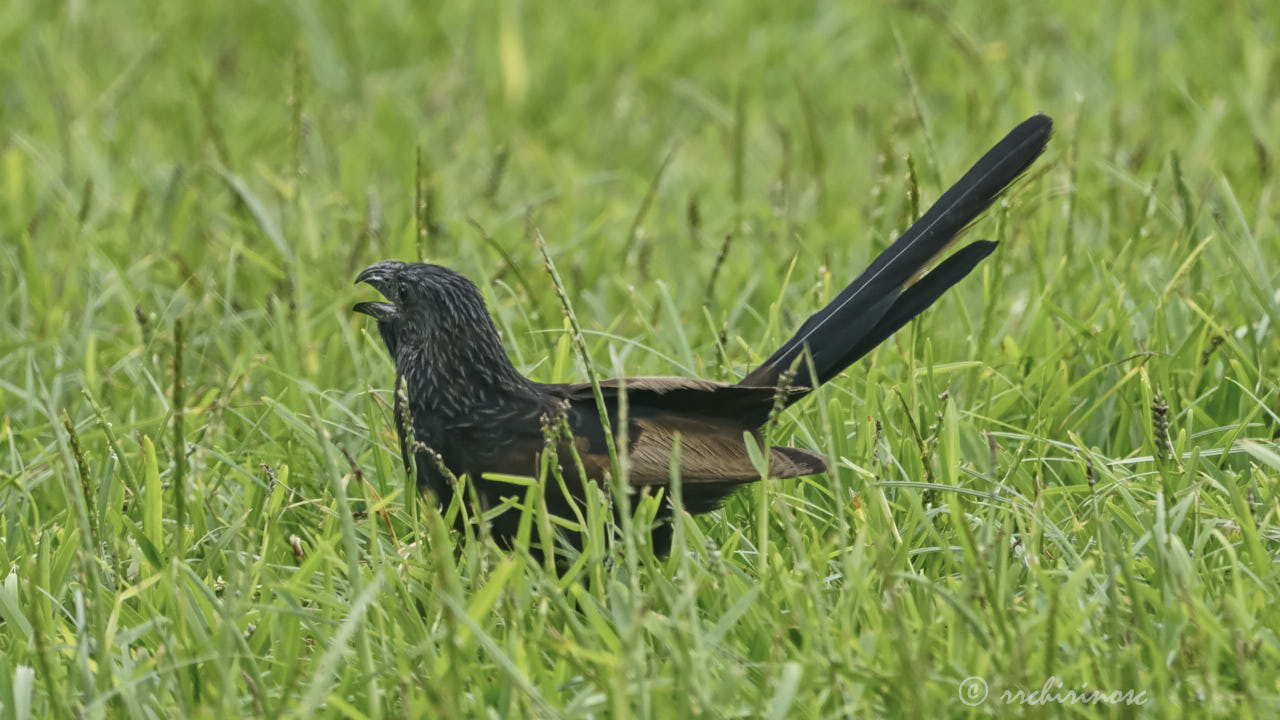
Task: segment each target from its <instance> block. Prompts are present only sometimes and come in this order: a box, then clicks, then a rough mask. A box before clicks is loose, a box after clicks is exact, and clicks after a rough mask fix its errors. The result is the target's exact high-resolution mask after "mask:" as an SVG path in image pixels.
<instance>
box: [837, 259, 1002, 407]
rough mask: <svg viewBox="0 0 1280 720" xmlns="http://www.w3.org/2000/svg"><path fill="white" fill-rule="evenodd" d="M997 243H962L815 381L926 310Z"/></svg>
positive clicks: (851, 361)
mask: <svg viewBox="0 0 1280 720" xmlns="http://www.w3.org/2000/svg"><path fill="white" fill-rule="evenodd" d="M996 245H997V243H993V242H988V241H986V240H979V241H978V242H975V243H970V244H968V245H965V246H964V247H963V248H961V249H960V250H959V251H957V252H956V253H955V254H954V255H952V256H951V257H949V258H947V259H946V260H943V261H942V263H941V264H939V265H938V267H936V268H934V269H932V270H930V271H929V273H928V274H927V275H925V276H924V277H922V278H921V279H920V280H919V281H917V282H916V283H915V284H914V285H912V286H911V287H909V288H907V289H906V290H904V291H903V292H902V294H901V295H898V296H897V300H895V301H894V303H893V305H892V307H890V308H889V311H888V312H886V313H885V314H884V317H882V318H880V322H878V323H876V326H875V327H874V328H872V329H871V331H870V332H868V333H867V334H866V335H864V336H863V337H862V339H861V340H860V341H858V343H857V344H856V345H854V346H853V347H851V348H849V351H848V352H847V353H846V354H845V355H844V356H843V357H841V358H840V359H838V360H836V361H835V362H833V363H831V364H829V365H828V366H827V372H826V374H819V375H818V382H819V383H824V382H827V381H828V380H830V379H831V378H833V377H835V376H836V375H839V374H840V373H841V372H842V371H843V370H844V369H845V368H847V367H849V366H850V365H852V364H854V363H855V362H857V361H858V360H860V359H861V358H862V356H863V355H866V354H867V353H869V352H871V351H872V350H875V349H876V346H877V345H879V344H880V343H882V342H884V341H885V340H887V339H888V338H889V336H890V335H892V334H894V333H895V332H897V331H898V330H900V329H902V326H903V325H906V324H907V323H909V322H911V320H912V319H913V318H915V316H917V315H919V314H920V313H922V312H924V311H925V310H928V309H929V306H930V305H932V304H933V303H934V302H935V301H936V300H937V299H938V298H940V297H942V294H943V293H945V292H946V291H948V290H950V289H951V287H952V286H953V285H955V284H956V283H958V282H960V281H961V280H962V279H963V278H964V276H966V275H968V274H969V273H970V272H971V271H972V270H973V268H974V267H976V266H977V265H978V263H979V262H982V259H983V258H985V257H986V256H988V255H990V254H991V252H992V251H993V250H995V249H996Z"/></svg>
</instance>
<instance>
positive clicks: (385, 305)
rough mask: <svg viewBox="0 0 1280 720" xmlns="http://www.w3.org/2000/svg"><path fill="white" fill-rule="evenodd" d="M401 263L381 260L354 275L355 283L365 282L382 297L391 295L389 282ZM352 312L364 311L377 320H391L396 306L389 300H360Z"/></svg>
mask: <svg viewBox="0 0 1280 720" xmlns="http://www.w3.org/2000/svg"><path fill="white" fill-rule="evenodd" d="M402 264H403V263H400V262H397V261H395V260H383V261H382V262H380V263H374V264H373V265H370V266H369V267H367V268H365V269H363V270H361V271H360V274H359V275H357V276H356V284H357V285H359V284H360V283H367V284H368V285H370V286H372V287H373V289H374V290H377V291H378V292H380V293H382V294H383V296H384V297H388V298H389V297H391V293H390V289H391V282H392V279H393V278H394V276H395V273H396V271H397V270H398V269H399V267H400V265H402ZM351 310H352V311H353V312H358V313H364V314H365V315H368V316H369V317H372V318H374V319H375V320H378V321H386V320H392V319H394V318H395V317H396V306H395V304H394V303H389V302H362V303H356V305H355V307H353V308H351Z"/></svg>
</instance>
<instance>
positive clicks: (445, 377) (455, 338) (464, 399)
mask: <svg viewBox="0 0 1280 720" xmlns="http://www.w3.org/2000/svg"><path fill="white" fill-rule="evenodd" d="M486 320H487V318H486ZM396 365H397V368H398V369H399V370H400V372H401V373H402V374H404V376H405V379H406V381H407V384H408V387H409V389H410V392H411V393H413V394H414V395H417V394H418V393H421V397H418V398H414V399H416V400H418V401H420V402H421V404H422V405H423V409H424V410H428V411H429V412H432V413H436V414H438V415H439V416H440V417H441V418H442V419H447V418H451V417H458V416H466V415H470V414H473V413H474V412H475V411H476V410H477V409H482V408H485V407H493V406H495V405H497V404H500V403H501V404H504V405H510V404H511V403H512V402H522V401H528V402H536V400H537V398H538V392H537V389H536V385H534V383H533V382H531V381H530V380H529V379H528V378H526V377H525V376H524V375H522V374H520V371H519V370H517V369H516V368H515V366H514V365H512V364H511V360H510V358H508V357H507V351H506V348H504V347H503V345H502V339H501V338H500V337H499V336H498V331H497V329H496V328H495V327H493V325H492V323H491V322H488V323H484V324H483V326H481V327H474V326H473V327H468V328H465V329H462V328H459V329H457V330H456V331H450V330H449V329H448V328H439V329H433V331H430V332H427V333H425V334H424V336H422V337H421V338H419V339H418V341H417V342H409V343H406V344H405V345H404V346H403V347H401V349H400V352H399V353H398V357H397V359H396ZM415 404H416V403H415Z"/></svg>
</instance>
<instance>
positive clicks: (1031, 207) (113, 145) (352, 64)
mask: <svg viewBox="0 0 1280 720" xmlns="http://www.w3.org/2000/svg"><path fill="white" fill-rule="evenodd" d="M1278 34H1280V6H1278V5H1276V4H1275V3H1269V2H1252V3H1250V2H1228V3H1222V4H1213V3H1191V2H1185V3H1166V2H1152V1H1148V0H1133V1H1131V2H1113V3H1075V4H1070V3H1068V4H1062V3H1057V4H1050V3H986V2H962V3H941V2H930V1H928V0H907V1H905V2H874V3H812V2H797V3H750V2H743V3H727V4H703V5H700V6H698V7H690V6H688V5H687V4H685V3H668V2H649V3H625V4H623V3H619V4H612V5H611V4H607V3H582V4H549V3H530V2H525V3H520V2H472V3H463V2H448V3H410V2H385V3H364V4H347V3H329V2H224V3H201V2H190V3H186V2H182V3H165V2H128V1H126V0H114V1H112V2H87V1H84V0H71V1H68V2H40V1H39V0H7V2H5V3H3V4H2V5H0V48H2V49H0V298H2V299H3V309H2V310H0V413H2V418H0V570H3V571H4V572H6V573H7V574H8V575H7V578H6V579H5V581H4V583H3V587H0V649H3V652H2V653H0V716H3V717H19V718H25V717H48V716H63V717H66V716H76V717H103V716H154V715H167V716H175V715H176V716H227V715H267V716H273V717H274V716H277V715H279V714H286V715H291V714H297V715H310V714H313V713H315V712H324V713H325V714H328V715H345V716H351V717H383V716H391V717H398V716H405V717H422V716H433V717H482V716H498V715H503V714H504V713H512V714H515V715H516V716H522V715H533V714H536V715H546V716H572V717H586V716H591V717H605V716H607V717H631V716H634V717H645V718H647V717H691V716H700V715H705V716H712V717H717V716H724V717H764V716H769V717H848V716H883V715H898V714H901V713H907V712H911V713H925V712H927V713H929V714H930V715H945V716H953V715H959V716H967V715H986V714H991V713H997V714H999V713H1004V712H1009V711H1011V710H1012V711H1014V712H1016V711H1017V709H1015V708H1011V707H1010V706H1009V704H1008V703H1007V702H1002V701H1001V699H1000V696H1001V694H1002V693H1003V692H1005V691H1016V690H1018V689H1020V688H1021V689H1025V690H1027V691H1030V690H1034V689H1039V688H1040V687H1042V685H1043V684H1044V683H1045V682H1046V681H1047V680H1048V679H1049V678H1059V679H1061V680H1062V682H1063V683H1064V688H1063V692H1065V691H1066V690H1069V689H1076V690H1079V689H1080V688H1082V687H1087V688H1089V689H1093V688H1102V689H1107V690H1111V689H1118V690H1121V691H1124V690H1128V689H1132V690H1134V691H1145V692H1146V693H1147V695H1146V697H1147V699H1148V702H1147V704H1146V705H1143V706H1141V707H1135V706H1101V707H1100V706H1096V705H1095V706H1090V707H1084V706H1082V705H1070V704H1061V703H1049V704H1047V705H1042V706H1041V707H1040V708H1039V710H1038V712H1043V713H1044V714H1046V715H1057V714H1062V715H1072V714H1082V713H1085V712H1102V713H1111V714H1115V715H1118V716H1119V715H1127V714H1128V713H1132V712H1147V713H1152V714H1159V715H1161V716H1165V715H1170V714H1178V713H1187V714H1196V715H1200V714H1208V715H1223V716H1231V717H1235V716H1238V715H1243V716H1246V717H1247V716H1269V715H1272V714H1273V713H1274V712H1276V710H1277V706H1278V705H1280V699H1278V698H1280V686H1278V685H1277V680H1276V677H1277V670H1280V639H1277V637H1276V629H1277V626H1278V625H1280V618H1278V617H1277V613H1276V610H1275V607H1276V604H1275V602H1274V601H1275V597H1276V595H1277V594H1278V593H1280V578H1278V577H1277V573H1276V570H1275V560H1274V558H1275V556H1276V553H1277V550H1278V549H1280V544H1278V543H1280V530H1278V529H1277V527H1276V520H1277V516H1276V514H1277V509H1280V506H1278V505H1277V497H1276V482H1277V479H1280V449H1278V448H1277V445H1276V442H1275V439H1276V437H1277V434H1278V433H1280V394H1278V393H1277V380H1276V377H1277V376H1276V367H1277V358H1278V357H1280V352H1278V351H1280V342H1277V340H1276V334H1275V332H1274V327H1275V325H1276V323H1277V321H1280V277H1278V275H1280V265H1278V264H1277V262H1276V257H1277V254H1278V253H1280V237H1278V235H1277V226H1276V218H1277V210H1278V209H1280V205H1278V203H1277V198H1276V191H1277V189H1278V188H1277V182H1276V174H1275V164H1276V162H1277V157H1276V153H1277V151H1280V80H1277V77H1280V52H1278V51H1277V47H1280V45H1278V43H1277V40H1278V39H1280V38H1277V35H1278ZM1036 111H1043V112H1046V113H1048V114H1050V115H1052V116H1053V117H1054V118H1055V119H1056V121H1057V127H1058V131H1057V135H1056V136H1055V138H1054V140H1053V141H1052V143H1051V145H1050V149H1049V151H1048V153H1047V154H1046V156H1045V157H1044V158H1043V159H1042V160H1041V161H1040V162H1039V164H1038V165H1037V166H1036V167H1035V168H1034V169H1033V170H1032V172H1031V173H1030V175H1029V178H1028V180H1026V181H1024V182H1023V183H1022V184H1021V185H1020V186H1018V187H1017V188H1016V189H1015V192H1013V193H1011V194H1010V195H1009V196H1008V200H1007V201H1005V202H1002V203H1000V204H998V205H997V207H995V208H993V209H992V211H991V212H989V213H988V217H987V218H986V219H984V220H983V221H981V222H980V223H978V225H977V227H976V228H975V229H974V230H973V231H972V232H971V234H970V236H971V237H985V238H992V239H1000V240H1002V241H1004V242H1003V244H1002V246H1001V249H1000V250H999V251H998V252H997V253H996V254H995V255H994V256H993V257H992V258H990V259H989V260H988V261H987V262H986V263H984V265H983V267H982V268H981V269H980V271H979V272H978V273H975V275H974V277H973V278H971V279H970V280H968V281H966V282H965V283H963V284H962V285H961V286H959V287H958V288H956V290H955V291H953V292H952V293H950V294H949V295H948V297H947V298H945V299H944V300H943V301H942V302H940V303H939V304H938V305H937V306H936V307H935V308H934V309H933V310H932V311H930V312H929V313H927V314H926V315H925V316H924V317H923V318H922V319H921V320H919V321H917V322H915V323H914V324H913V326H912V327H911V328H909V329H906V330H904V331H903V332H902V333H900V334H899V336H898V337H897V338H896V339H894V340H892V341H890V342H889V343H886V345H885V346H884V347H883V348H882V349H881V350H879V351H877V353H875V354H874V355H873V356H872V357H870V358H868V359H867V360H864V361H863V362H862V363H861V364H859V365H858V366H855V367H854V368H851V369H850V371H849V372H848V373H846V375H845V376H844V377H842V378H840V379H838V380H837V381H835V382H833V383H832V384H831V386H830V387H828V388H826V389H824V390H823V391H822V392H820V393H818V395H817V398H816V400H813V401H809V402H807V403H805V404H802V405H800V406H798V407H797V408H796V409H795V410H793V411H791V412H789V413H788V414H787V416H786V417H785V418H784V419H783V420H782V421H781V422H780V423H779V426H778V427H777V428H776V431H775V437H774V438H773V439H774V441H775V442H781V443H795V444H798V445H802V446H805V447H812V448H816V449H819V450H822V451H824V452H827V453H829V454H831V455H832V456H833V459H835V460H836V463H835V465H836V467H837V469H836V471H835V472H833V473H832V474H831V475H830V476H820V477H816V478H809V479H805V480H801V481H793V482H774V483H760V484H758V485H757V486H755V487H753V488H752V489H750V490H748V491H746V492H743V493H741V494H740V495H739V496H737V498H735V499H734V500H733V501H732V502H730V504H729V505H728V506H727V507H726V508H725V509H724V510H723V511H721V512H720V513H718V514H716V515H714V516H711V517H707V518H700V519H699V520H698V521H697V522H696V523H695V522H694V521H692V520H690V521H688V523H687V524H686V525H687V527H682V529H681V542H680V544H679V545H678V549H677V552H676V553H674V554H673V556H672V557H671V558H670V559H666V560H658V559H654V558H653V557H652V556H643V557H639V558H637V557H635V556H634V555H633V556H631V557H628V558H621V559H620V558H617V557H614V558H613V559H612V560H610V561H609V562H603V561H601V562H592V563H589V564H587V565H584V567H583V568H582V569H580V572H579V573H578V576H577V577H573V578H568V579H560V578H556V577H555V576H553V575H551V574H549V573H546V572H545V571H543V570H542V569H541V568H539V567H538V566H537V564H536V563H534V562H530V561H528V559H527V558H526V557H524V556H522V555H520V554H519V553H517V554H515V555H508V554H503V553H500V552H497V551H495V550H494V549H493V548H491V547H488V546H486V545H484V544H483V543H478V542H477V543H464V546H465V549H464V550H462V551H460V552H458V553H453V552H451V551H450V548H451V547H452V542H451V541H448V540H447V539H446V538H443V537H441V536H439V533H437V536H436V538H435V539H436V542H431V541H427V540H424V539H423V538H424V537H426V536H427V535H429V534H430V530H431V528H432V527H434V526H433V525H432V524H431V517H432V515H431V513H430V510H429V509H428V508H425V507H421V506H417V505H415V504H414V503H413V502H412V496H411V494H407V493H406V489H407V487H406V484H405V481H404V479H403V477H402V475H403V473H402V472H401V471H399V469H398V460H397V450H396V442H395V437H394V432H393V429H392V424H391V421H390V417H389V409H388V405H389V398H390V394H389V388H390V386H391V384H392V382H393V377H394V374H393V373H394V371H393V368H392V366H391V363H390V360H389V359H388V358H387V357H386V353H385V351H384V350H383V348H382V347H381V344H380V342H379V341H378V340H377V337H376V333H373V334H371V330H372V328H370V327H369V324H368V322H367V321H366V320H365V319H363V318H360V317H357V316H352V314H351V313H350V306H351V304H352V303H353V302H356V301H358V300H367V299H371V298H370V292H369V291H368V290H367V288H353V287H352V285H351V281H352V279H353V278H354V275H355V273H356V272H357V271H358V270H359V269H360V268H362V267H364V266H365V265H367V264H369V263H371V262H374V261H376V260H380V259H383V258H387V257H395V258H400V259H419V258H425V259H428V260H430V261H433V262H439V263H441V264H445V265H448V266H450V267H453V268H455V269H457V270H459V271H460V272H462V273H464V274H466V275H468V276H469V277H471V278H472V279H474V280H476V281H477V282H478V283H479V284H480V286H481V287H482V289H483V290H484V292H485V294H486V296H487V299H488V302H489V305H490V308H491V310H492V311H493V312H494V314H495V316H496V317H497V318H498V324H499V327H500V328H501V329H502V331H503V334H504V339H505V340H506V342H507V343H508V347H509V349H510V351H511V353H512V356H513V359H514V360H515V361H516V363H517V365H518V366H519V367H521V369H523V370H525V371H527V372H528V373H529V374H531V375H532V376H533V377H535V379H538V380H541V381H560V380H569V379H576V378H581V377H583V369H582V367H581V366H580V363H577V362H576V361H574V360H573V359H572V356H571V355H569V354H568V353H567V347H568V346H567V344H566V342H565V337H566V336H565V333H564V332H563V316H562V309H561V306H560V303H559V301H558V299H557V297H556V293H555V290H554V288H553V286H552V283H551V281H550V278H549V277H548V275H547V273H546V272H544V271H543V269H542V260H541V256H540V255H539V254H538V252H537V250H536V249H535V247H534V242H533V240H532V237H531V236H532V235H533V228H536V231H537V232H540V233H541V235H542V236H543V237H544V238H545V239H546V241H547V244H548V247H549V251H550V253H551V255H552V257H553V258H554V259H555V262H556V263H557V265H558V266H559V269H560V272H561V274H562V275H563V277H564V280H565V285H566V290H567V292H568V295H569V297H570V299H571V300H572V301H573V303H574V306H575V310H576V312H577V315H578V317H579V319H580V320H581V322H582V324H583V326H584V330H585V331H586V333H587V338H588V345H589V348H590V351H591V355H592V358H593V361H594V363H595V364H596V365H597V366H598V367H600V368H601V371H602V372H613V373H618V372H626V373H629V374H682V375H691V376H692V375H697V376H702V377H709V378H713V379H718V380H734V379H736V378H738V377H740V376H741V374H742V373H743V372H744V371H745V370H746V369H748V368H749V367H750V366H751V365H752V364H753V363H754V362H758V361H759V360H760V359H761V358H763V357H764V356H766V355H768V354H769V352H771V351H772V350H773V349H774V347H776V345H777V344H778V343H780V342H781V341H782V340H783V339H785V338H786V337H787V336H788V335H789V334H790V332H791V331H792V329H793V328H794V327H795V325H796V324H797V323H798V322H800V321H801V320H803V318H804V317H805V316H806V315H807V314H808V313H809V312H811V311H813V310H814V309H816V308H818V307H820V306H821V305H822V303H823V302H824V301H825V300H826V299H829V298H830V297H831V296H832V295H834V293H836V292H838V290H839V289H840V288H841V287H843V285H844V284H845V283H846V282H848V280H849V279H851V278H852V277H853V276H854V275H855V274H856V273H857V272H858V271H859V270H860V269H861V268H862V267H863V265H864V264H865V263H866V262H868V261H869V260H870V258H871V257H873V256H874V254H875V253H876V252H877V251H879V250H880V249H882V248H883V247H885V246H886V245H887V244H888V243H889V242H891V241H892V240H893V238H894V237H896V235H897V233H898V232H900V231H901V230H902V229H903V228H905V227H906V226H907V225H908V224H909V223H910V221H911V219H912V217H913V214H914V213H915V212H916V211H917V210H916V208H917V207H925V206H927V204H928V203H929V202H930V201H932V200H933V199H935V198H936V197H937V196H938V195H939V194H940V193H941V192H942V191H943V190H944V189H945V188H946V187H947V185H948V184H949V183H950V182H952V181H954V180H955V179H956V178H957V177H958V176H959V175H960V174H961V173H962V172H963V171H964V170H965V169H966V168H967V167H968V166H969V164H970V163H972V162H973V161H974V160H976V159H977V158H978V157H979V156H980V154H981V153H982V152H984V151H985V150H986V149H987V148H988V147H989V146H990V145H991V144H993V143H994V142H995V141H996V140H997V139H999V137H1001V136H1002V135H1003V133H1004V132H1005V131H1007V130H1008V129H1009V128H1011V127H1012V126H1013V125H1014V124H1015V123H1016V122H1018V121H1020V120H1022V119H1023V118H1025V117H1026V116H1028V115H1030V114H1031V113H1033V112H1036ZM916 193H918V195H919V199H918V201H917V200H916V199H915V195H916ZM178 324H180V325H181V327H182V333H181V342H180V343H179V342H175V340H176V339H177V333H176V332H175V326H176V325H178ZM179 346H180V348H179ZM178 356H181V358H182V361H181V372H180V374H179V375H177V376H175V372H174V368H175V362H174V361H175V358H176V357H178ZM175 377H180V378H181V380H182V382H181V383H176V382H175ZM175 399H176V400H178V402H177V403H175ZM175 409H177V410H180V411H181V412H175ZM64 413H65V419H64ZM179 438H180V439H179ZM600 552H602V553H603V552H605V551H604V550H601V551H600ZM608 552H609V553H610V554H611V555H612V554H613V553H616V552H617V549H616V548H614V549H613V550H609V551H608ZM624 560H625V561H624ZM970 676H977V677H982V678H983V679H984V682H985V683H986V684H987V685H988V686H989V689H990V697H988V698H986V699H985V700H982V701H980V702H978V703H977V704H975V705H970V704H967V703H965V702H962V700H964V699H966V698H965V697H964V696H963V695H962V694H958V689H959V688H960V684H961V681H962V680H963V679H965V678H966V677H970ZM968 699H970V700H972V699H973V698H968Z"/></svg>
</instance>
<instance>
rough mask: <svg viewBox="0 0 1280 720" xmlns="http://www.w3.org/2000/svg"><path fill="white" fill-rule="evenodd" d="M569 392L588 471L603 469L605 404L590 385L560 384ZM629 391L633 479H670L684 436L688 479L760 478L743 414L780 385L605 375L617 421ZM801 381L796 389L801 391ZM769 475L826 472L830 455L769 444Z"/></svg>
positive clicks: (768, 399)
mask: <svg viewBox="0 0 1280 720" xmlns="http://www.w3.org/2000/svg"><path fill="white" fill-rule="evenodd" d="M560 387H561V391H562V392H563V394H564V397H566V399H568V400H569V418H570V426H571V428H572V429H573V432H574V435H575V437H576V438H577V445H578V447H577V449H578V452H579V454H580V455H581V456H582V459H583V462H584V464H586V465H587V469H588V472H589V474H592V475H595V476H597V477H599V476H601V475H603V473H604V471H605V470H607V469H608V467H609V453H608V445H607V443H606V442H605V441H604V433H603V429H602V428H601V425H600V420H599V412H598V409H597V407H596V405H595V398H594V393H593V391H592V389H591V385H589V384H586V383H583V384H578V385H565V386H560ZM623 387H625V388H626V394H627V426H628V427H627V429H628V432H627V439H628V442H627V456H628V459H629V466H630V472H629V474H628V477H629V479H630V483H631V484H632V485H666V484H667V483H668V482H670V479H671V455H672V453H673V450H674V447H675V444H676V436H677V435H679V437H680V440H679V444H680V477H681V479H682V481H683V482H686V483H690V484H702V483H713V484H715V483H720V484H724V483H727V484H728V487H732V486H733V485H736V484H740V483H744V482H751V481H753V480H759V479H760V473H759V471H758V470H757V469H756V467H755V465H754V464H753V463H752V462H751V454H750V452H749V451H748V449H747V443H746V441H745V439H744V437H743V434H744V433H746V432H749V433H751V434H752V435H753V436H754V437H756V441H757V442H758V441H759V435H758V433H757V432H756V428H755V427H754V425H753V424H748V423H747V422H745V421H744V418H746V417H749V416H755V415H758V414H759V412H760V410H761V408H762V407H763V408H768V407H772V406H773V404H774V402H775V397H776V395H777V392H778V391H777V389H776V388H756V387H742V386H737V385H725V384H722V383H716V382H710V381H707V380H694V379H688V378H674V377H646V378H629V379H627V380H625V381H622V382H620V381H618V380H605V381H603V382H601V383H600V390H601V393H602V394H603V395H604V399H605V405H606V406H607V408H608V411H609V416H610V423H611V426H612V427H614V428H615V432H616V426H617V423H618V395H619V391H620V389H621V388H623ZM805 391H806V389H803V388H799V389H795V390H792V392H799V393H803V392H805ZM768 452H769V476H770V477H775V478H789V477H800V476H802V475H812V474H814V473H820V472H824V471H825V470H826V469H827V462H826V459H825V458H824V457H823V456H822V455H820V454H818V453H815V452H811V451H808V450H801V449H798V448H786V447H775V448H769V450H768Z"/></svg>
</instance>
